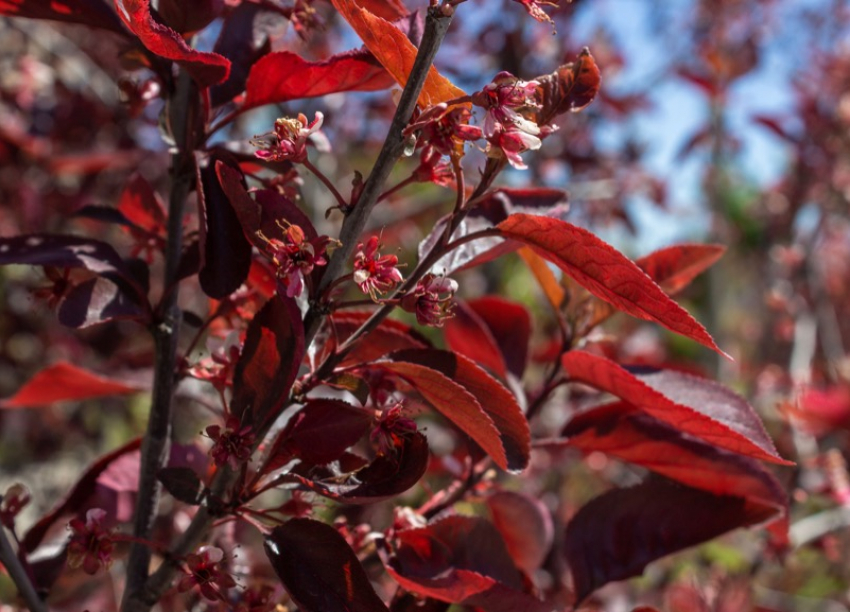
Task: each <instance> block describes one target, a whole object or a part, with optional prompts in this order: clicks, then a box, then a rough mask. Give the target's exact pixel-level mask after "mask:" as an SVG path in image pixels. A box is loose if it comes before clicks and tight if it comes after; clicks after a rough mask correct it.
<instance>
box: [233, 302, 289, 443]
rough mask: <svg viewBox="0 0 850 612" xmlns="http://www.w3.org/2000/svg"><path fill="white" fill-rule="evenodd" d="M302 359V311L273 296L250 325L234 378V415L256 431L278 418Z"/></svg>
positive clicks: (287, 398)
mask: <svg viewBox="0 0 850 612" xmlns="http://www.w3.org/2000/svg"><path fill="white" fill-rule="evenodd" d="M303 358H304V326H303V324H302V322H301V311H300V310H299V309H298V305H297V304H296V303H295V301H294V300H292V299H289V298H286V297H282V296H273V297H272V298H271V299H269V301H268V302H266V304H265V306H263V308H262V309H261V310H260V311H259V312H258V313H257V314H256V315H254V318H253V319H252V320H251V323H250V324H249V325H248V333H247V335H246V337H245V344H244V346H243V347H242V354H241V355H240V357H239V361H238V362H237V363H236V369H235V372H234V375H233V400H232V401H231V412H232V413H233V415H234V416H236V417H237V418H238V419H239V420H240V422H242V423H248V424H250V425H251V426H252V427H253V428H254V429H261V428H262V427H263V426H265V424H266V423H268V422H270V421H271V420H273V419H275V418H277V416H278V415H279V414H280V411H281V409H282V408H283V407H284V406H285V405H286V403H287V402H288V400H289V393H290V390H291V388H292V383H293V382H294V381H295V377H296V376H297V375H298V368H299V367H300V366H301V360H302V359H303ZM246 413H247V414H246Z"/></svg>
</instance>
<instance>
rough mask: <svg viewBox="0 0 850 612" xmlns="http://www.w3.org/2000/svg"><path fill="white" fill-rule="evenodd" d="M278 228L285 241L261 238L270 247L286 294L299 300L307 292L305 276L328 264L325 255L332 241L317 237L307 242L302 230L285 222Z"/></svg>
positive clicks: (279, 223) (261, 235)
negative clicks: (281, 231) (304, 291)
mask: <svg viewBox="0 0 850 612" xmlns="http://www.w3.org/2000/svg"><path fill="white" fill-rule="evenodd" d="M278 227H280V229H281V230H283V240H278V239H277V238H268V237H266V236H265V235H263V234H262V233H260V234H259V236H260V238H261V239H262V240H264V241H265V243H266V244H267V245H268V248H269V253H268V255H269V257H270V258H271V260H272V262H273V263H274V265H275V267H276V268H277V278H278V279H279V280H280V282H281V284H282V285H283V288H284V291H285V293H286V295H287V296H288V297H298V296H299V295H301V292H302V291H303V289H304V277H305V276H306V275H307V274H310V272H312V271H313V268H314V267H315V266H324V265H326V264H327V263H328V260H327V259H326V258H325V252H326V251H327V248H328V245H329V244H330V243H331V242H332V239H331V238H329V237H328V236H316V237H315V238H313V239H312V240H308V239H307V235H306V234H305V233H304V230H303V229H301V228H300V227H299V226H297V225H293V224H291V223H287V222H285V221H284V222H278Z"/></svg>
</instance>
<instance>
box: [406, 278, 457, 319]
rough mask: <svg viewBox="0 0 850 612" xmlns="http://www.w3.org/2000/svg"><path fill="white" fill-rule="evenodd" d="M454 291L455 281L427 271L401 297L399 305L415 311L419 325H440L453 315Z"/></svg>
mask: <svg viewBox="0 0 850 612" xmlns="http://www.w3.org/2000/svg"><path fill="white" fill-rule="evenodd" d="M456 291H457V282H455V281H453V280H452V279H450V278H447V277H445V276H437V275H436V274H430V273H429V274H426V275H425V276H424V278H423V279H422V280H421V281H419V282H418V283H417V284H416V287H414V288H413V290H412V291H410V292H409V293H408V294H407V295H405V296H404V297H403V298H401V307H402V308H403V309H404V310H406V311H407V312H412V313H415V314H416V320H417V321H418V322H419V324H420V325H428V326H431V327H442V326H443V322H444V321H445V320H446V319H448V318H450V317H452V316H453V314H452V312H453V310H454V301H453V298H454V294H455V292H456Z"/></svg>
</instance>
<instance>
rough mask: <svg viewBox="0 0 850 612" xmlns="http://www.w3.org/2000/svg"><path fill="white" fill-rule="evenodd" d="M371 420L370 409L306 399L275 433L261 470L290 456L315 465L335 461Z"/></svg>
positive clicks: (360, 436) (356, 439)
mask: <svg viewBox="0 0 850 612" xmlns="http://www.w3.org/2000/svg"><path fill="white" fill-rule="evenodd" d="M371 422H372V414H371V411H368V410H365V409H363V408H356V407H355V406H352V405H351V404H346V403H345V402H343V401H340V400H334V399H311V400H308V401H307V403H306V404H305V405H304V407H303V408H301V410H299V411H298V412H296V413H295V414H294V415H293V416H292V418H291V419H290V420H289V422H288V423H287V424H286V427H285V428H284V429H283V431H281V432H280V434H278V436H277V438H276V440H275V442H274V444H273V445H272V450H271V452H270V453H269V458H268V460H267V461H266V464H265V465H264V466H263V470H262V471H263V472H269V471H271V470H274V469H277V468H279V467H280V466H282V465H284V464H285V463H287V462H289V460H290V459H292V458H299V459H301V460H302V461H303V462H306V463H309V464H315V465H323V464H325V463H330V462H331V461H336V460H337V459H339V458H340V457H341V456H342V454H343V453H344V452H345V451H346V450H347V449H348V448H349V447H351V446H352V445H354V444H355V443H356V442H357V441H358V440H359V439H360V438H362V437H363V435H364V434H365V433H366V430H367V429H368V427H369V424H370V423H371Z"/></svg>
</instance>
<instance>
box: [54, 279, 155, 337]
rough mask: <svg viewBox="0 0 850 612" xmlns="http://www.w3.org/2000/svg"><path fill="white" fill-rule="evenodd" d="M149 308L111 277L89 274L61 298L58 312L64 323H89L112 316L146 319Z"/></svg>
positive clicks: (76, 326)
mask: <svg viewBox="0 0 850 612" xmlns="http://www.w3.org/2000/svg"><path fill="white" fill-rule="evenodd" d="M147 315H148V313H147V311H146V310H145V309H144V308H142V307H141V306H139V304H138V303H136V302H135V301H133V300H132V299H131V298H130V297H128V296H127V294H126V293H124V292H123V291H122V290H121V288H120V287H119V286H118V285H117V284H115V283H113V282H112V281H111V280H109V279H106V278H103V277H95V278H90V279H88V280H86V281H83V282H81V283H79V284H77V285H74V286H73V287H72V288H71V289H70V290H69V291H68V292H67V293H66V294H65V295H64V296H63V298H62V300H61V301H60V302H59V305H58V307H57V311H56V316H57V318H58V319H59V322H60V323H62V325H66V326H67V327H73V328H81V327H89V326H90V325H97V324H98V323H105V322H107V321H113V320H120V319H126V320H136V321H145V320H146V319H147Z"/></svg>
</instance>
